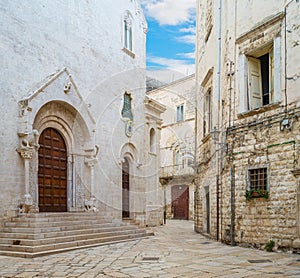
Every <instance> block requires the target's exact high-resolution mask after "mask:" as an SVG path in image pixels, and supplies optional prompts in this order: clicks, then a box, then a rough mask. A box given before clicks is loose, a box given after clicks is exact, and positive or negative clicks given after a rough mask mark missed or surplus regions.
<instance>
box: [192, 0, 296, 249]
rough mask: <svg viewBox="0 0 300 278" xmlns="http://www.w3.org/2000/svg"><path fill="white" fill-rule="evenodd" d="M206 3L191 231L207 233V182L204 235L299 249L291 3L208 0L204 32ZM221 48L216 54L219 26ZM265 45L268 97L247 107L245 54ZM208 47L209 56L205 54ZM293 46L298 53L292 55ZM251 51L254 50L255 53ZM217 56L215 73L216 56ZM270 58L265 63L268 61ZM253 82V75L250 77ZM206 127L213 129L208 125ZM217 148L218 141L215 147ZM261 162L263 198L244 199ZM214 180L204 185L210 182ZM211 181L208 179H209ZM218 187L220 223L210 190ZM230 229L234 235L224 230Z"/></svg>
mask: <svg viewBox="0 0 300 278" xmlns="http://www.w3.org/2000/svg"><path fill="white" fill-rule="evenodd" d="M207 3H208V1H199V9H198V16H199V17H198V18H199V22H198V29H197V30H198V31H197V42H198V49H197V54H198V55H197V57H198V61H197V71H196V81H197V84H199V90H198V93H199V95H198V98H197V104H198V106H197V109H198V113H197V122H198V133H197V140H198V147H197V156H198V161H199V168H198V171H197V178H196V189H195V200H196V204H195V207H196V212H195V217H196V220H197V221H196V222H195V230H196V231H198V232H201V233H206V231H207V223H206V218H207V214H206V211H207V208H206V199H205V196H204V193H205V194H206V193H207V190H208V188H211V192H212V197H211V198H212V200H211V204H210V209H211V212H210V217H211V220H210V221H211V230H210V236H211V237H215V238H216V237H217V232H216V230H217V227H218V226H219V235H218V236H219V239H221V240H222V241H224V242H227V243H232V244H234V242H232V240H234V241H235V242H236V243H238V244H245V245H252V246H257V247H259V246H260V247H263V246H264V245H265V244H266V243H267V242H268V241H270V240H274V241H275V244H276V247H278V248H283V249H285V250H286V249H287V248H295V249H297V248H299V244H298V242H299V240H298V238H299V180H298V179H299V177H298V174H297V173H298V169H299V93H298V91H299V90H298V88H299V84H300V83H299V82H300V78H299V74H298V72H299V62H298V58H299V55H298V52H299V45H298V43H297V42H298V41H299V38H300V33H299V28H298V27H299V9H300V5H299V2H298V1H277V2H276V3H275V2H274V1H263V2H261V1H260V2H259V1H256V0H253V1H248V2H247V3H242V1H226V3H225V2H222V7H221V25H220V21H219V17H218V16H219V10H218V8H219V7H218V1H214V2H213V3H214V6H213V11H212V16H213V18H212V29H211V31H210V33H207V30H206V25H205V24H206V14H207V6H206V5H207ZM219 28H220V31H221V32H220V35H221V37H220V42H221V44H220V47H221V53H220V57H218V51H217V49H218V47H219V45H218V42H219V40H218V29H219ZM268 45H269V46H272V47H273V48H272V50H271V51H273V53H271V55H272V54H273V55H274V61H273V62H272V63H273V66H274V68H275V70H274V72H273V73H272V74H273V75H272V78H273V79H272V80H271V82H270V83H269V84H271V86H273V87H271V88H270V90H269V93H270V95H271V98H270V100H271V101H270V103H269V104H267V105H266V104H265V105H263V104H262V105H261V106H260V107H258V108H256V109H253V108H251V103H250V102H249V99H250V96H251V95H250V94H249V93H250V90H251V87H249V86H251V84H250V83H251V82H250V83H249V80H250V79H249V75H248V74H249V65H248V64H247V59H248V58H249V57H259V56H260V55H263V54H264V53H263V52H262V53H261V54H260V53H259V51H263V50H264V49H265V47H266V46H268ZM213 51H215V55H213V54H212V52H213ZM296 52H297V53H296ZM255 55H256V56H255ZM219 58H220V75H219V72H218V71H219V68H218V59H219ZM270 63H271V62H270ZM251 81H252V80H251ZM207 88H211V89H212V119H211V121H212V127H214V126H216V127H217V129H218V131H219V132H220V135H219V136H218V138H217V141H216V143H217V145H214V143H213V142H214V140H212V135H207V134H204V132H203V121H204V119H205V113H204V112H205V111H204V104H205V103H204V96H205V92H206V91H207ZM211 131H213V130H211ZM216 146H217V147H216ZM255 167H266V168H267V176H268V191H269V196H268V198H253V199H250V200H246V197H245V194H246V190H247V189H249V169H252V168H255ZM218 175H219V178H220V179H219V184H217V183H215V185H212V186H211V185H210V187H208V181H213V180H216V177H217V176H218ZM211 183H212V182H211ZM217 188H219V204H220V207H219V222H218V223H217V221H215V220H216V219H217V218H218V216H217V210H215V208H216V207H217V206H216V203H213V200H217V196H216V191H217ZM231 231H232V232H233V234H231Z"/></svg>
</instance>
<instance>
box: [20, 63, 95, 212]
mask: <svg viewBox="0 0 300 278" xmlns="http://www.w3.org/2000/svg"><path fill="white" fill-rule="evenodd" d="M47 127H51V128H54V129H56V130H58V131H59V132H60V133H61V134H62V136H63V138H64V140H65V142H66V145H67V151H68V170H67V172H68V210H69V211H70V210H83V209H87V210H90V209H93V210H95V208H94V206H95V198H94V165H95V164H96V163H97V155H98V150H99V147H98V146H96V145H95V142H94V132H95V127H96V122H95V120H94V119H93V117H92V115H91V114H90V111H89V110H88V107H87V105H86V104H85V102H84V101H83V98H82V96H81V95H80V93H79V92H78V89H77V86H76V84H75V82H74V80H73V78H72V76H71V75H70V73H69V71H68V70H67V69H66V68H63V69H61V70H59V71H57V72H55V73H53V74H52V75H50V76H49V77H47V78H46V80H44V81H43V83H42V85H40V86H39V87H38V88H36V89H35V90H33V91H32V92H30V93H29V94H28V95H27V96H26V97H24V98H23V99H21V100H20V101H19V130H18V136H19V139H20V143H19V148H18V150H17V151H18V152H19V154H20V156H21V158H22V159H23V160H24V172H25V173H24V177H25V178H24V193H25V194H24V195H23V196H20V207H21V209H22V210H23V211H25V212H27V211H29V210H30V211H38V177H37V172H38V171H37V169H38V148H39V145H38V138H39V135H40V134H41V133H42V131H43V130H44V129H46V128H47ZM74 130H75V131H76V132H74ZM85 167H87V168H89V169H90V170H86V169H85ZM80 175H81V176H80ZM82 179H83V180H82ZM79 187H80V188H79Z"/></svg>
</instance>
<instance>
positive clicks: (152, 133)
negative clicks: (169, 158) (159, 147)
mask: <svg viewBox="0 0 300 278" xmlns="http://www.w3.org/2000/svg"><path fill="white" fill-rule="evenodd" d="M150 152H151V153H156V137H155V130H154V128H151V129H150Z"/></svg>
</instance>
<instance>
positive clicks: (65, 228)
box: [2, 223, 128, 234]
mask: <svg viewBox="0 0 300 278" xmlns="http://www.w3.org/2000/svg"><path fill="white" fill-rule="evenodd" d="M118 225H120V226H123V225H125V226H127V225H128V224H117V223H96V224H90V225H82V224H81V223H80V225H78V224H77V225H73V224H71V225H60V226H54V227H44V228H42V227H39V228H33V227H4V228H3V229H2V232H4V233H29V234H36V233H51V232H60V231H72V230H83V229H92V228H101V227H105V226H110V227H114V226H115V227H116V226H118Z"/></svg>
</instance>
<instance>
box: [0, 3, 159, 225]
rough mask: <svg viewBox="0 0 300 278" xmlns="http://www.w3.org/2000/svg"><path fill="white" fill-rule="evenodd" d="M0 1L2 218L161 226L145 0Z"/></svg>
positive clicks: (156, 123) (156, 107) (156, 125)
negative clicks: (71, 216) (59, 215)
mask: <svg viewBox="0 0 300 278" xmlns="http://www.w3.org/2000/svg"><path fill="white" fill-rule="evenodd" d="M0 5H1V9H0V13H1V16H0V21H1V26H2V27H1V28H0V53H1V60H2V63H3V67H2V74H1V76H2V78H1V90H2V92H1V98H0V104H1V105H0V106H1V110H0V115H1V118H2V119H3V120H2V123H1V135H0V142H1V146H2V148H1V150H2V151H1V153H2V155H1V160H0V185H1V189H2V193H1V194H0V215H1V217H10V216H13V215H16V213H19V212H22V213H24V212H71V211H73V212H80V211H87V210H88V211H98V212H99V213H102V214H103V215H105V216H107V217H109V218H110V219H116V220H121V219H122V218H124V217H125V218H131V219H133V220H135V221H136V222H138V223H139V224H141V225H158V224H160V223H162V217H163V214H162V199H161V193H160V192H161V188H160V186H159V177H158V173H157V164H158V163H159V153H158V152H157V153H155V154H153V153H152V152H150V143H151V142H150V137H151V136H152V137H153V136H154V137H155V140H156V141H155V142H159V138H160V127H161V120H160V114H161V113H162V112H163V111H164V107H163V106H162V105H160V104H159V103H157V102H156V101H154V100H152V99H149V98H148V97H146V96H145V91H146V89H145V87H146V84H145V80H146V78H145V55H146V54H145V43H146V32H147V23H146V21H145V18H144V16H143V12H142V10H141V7H140V3H139V1H132V0H126V1H124V0H119V1H114V3H110V1H92V2H89V3H83V2H80V1H79V2H70V1H59V0H55V1H37V2H35V4H34V5H33V4H31V3H28V2H18V1H12V2H9V3H6V2H4V1H2V3H0ZM150 131H151V132H150ZM150 133H151V136H150Z"/></svg>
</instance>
